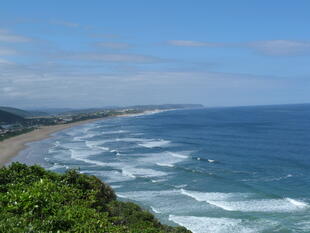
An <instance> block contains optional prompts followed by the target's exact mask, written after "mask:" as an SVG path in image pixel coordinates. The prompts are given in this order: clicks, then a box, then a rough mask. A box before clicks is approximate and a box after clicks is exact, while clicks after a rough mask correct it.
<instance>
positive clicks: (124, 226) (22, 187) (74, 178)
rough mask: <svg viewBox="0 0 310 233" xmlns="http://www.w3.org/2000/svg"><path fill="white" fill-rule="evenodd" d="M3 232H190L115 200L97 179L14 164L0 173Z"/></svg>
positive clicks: (71, 172) (1, 227)
mask: <svg viewBox="0 0 310 233" xmlns="http://www.w3.org/2000/svg"><path fill="white" fill-rule="evenodd" d="M0 207H1V208H0V232H5V233H7V232H107V233H116V232H130V233H151V232H152V233H158V232H162V233H164V232H171V233H181V232H190V231H187V230H186V229H185V228H183V227H170V226H165V225H162V224H160V223H159V221H158V220H156V219H155V218H154V216H153V215H152V214H151V213H149V212H147V211H145V210H142V209H141V208H140V207H139V206H138V205H136V204H134V203H129V202H120V201H117V200H116V195H115V193H114V191H113V190H112V189H111V188H110V187H109V186H108V185H106V184H104V183H103V182H101V181H100V180H99V179H98V178H96V177H95V176H88V175H83V174H79V173H78V172H77V171H75V170H69V171H68V172H67V173H65V174H63V175H61V174H57V173H54V172H50V171H46V170H44V169H43V168H41V167H39V166H26V165H24V164H20V163H13V164H12V165H11V166H10V167H8V168H6V167H3V168H1V169H0Z"/></svg>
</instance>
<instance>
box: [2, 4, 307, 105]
mask: <svg viewBox="0 0 310 233" xmlns="http://www.w3.org/2000/svg"><path fill="white" fill-rule="evenodd" d="M309 10H310V1H308V0H298V1H292V0H251V1H249V0H234V1H229V0H225V1H224V0H217V1H211V0H201V1H200V0H169V1H167V0H156V1H145V0H130V1H124V0H123V1H120V0H113V1H112V0H104V1H103V0H91V1H85V0H84V1H82V0H74V1H73V0H66V1H60V0H46V1H42V0H27V1H18V0H2V1H1V7H0V105H2V106H14V107H20V108H24V109H25V108H26V109H27V108H28V109H29V108H32V109H34V108H47V107H51V108H62V107H69V108H88V107H103V106H115V105H118V106H126V105H136V104H165V103H200V104H203V105H205V106H210V107H213V106H243V105H269V104H291V103H309V102H310V30H309V23H310V14H309Z"/></svg>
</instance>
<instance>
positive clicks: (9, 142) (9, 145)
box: [0, 118, 106, 167]
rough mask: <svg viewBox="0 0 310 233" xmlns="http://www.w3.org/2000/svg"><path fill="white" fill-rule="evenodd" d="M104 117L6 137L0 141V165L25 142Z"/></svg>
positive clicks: (24, 144) (40, 138)
mask: <svg viewBox="0 0 310 233" xmlns="http://www.w3.org/2000/svg"><path fill="white" fill-rule="evenodd" d="M101 119H106V118H98V119H91V120H85V121H78V122H74V123H70V124H61V125H52V126H42V127H40V128H38V129H36V130H34V131H31V132H29V133H25V134H21V135H18V136H15V137H12V138H8V139H6V140H4V141H2V142H0V167H2V166H4V165H5V163H7V162H9V161H10V160H11V159H12V158H13V157H15V156H16V155H18V153H19V152H20V151H22V150H24V149H25V148H26V147H27V145H26V144H27V143H29V142H34V141H39V140H43V139H45V138H49V137H50V136H51V134H53V133H55V132H57V131H60V130H63V129H67V128H71V127H74V126H78V125H83V124H87V123H90V122H94V121H98V120H101Z"/></svg>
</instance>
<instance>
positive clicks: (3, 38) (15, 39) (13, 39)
mask: <svg viewBox="0 0 310 233" xmlns="http://www.w3.org/2000/svg"><path fill="white" fill-rule="evenodd" d="M29 41H30V39H29V38H26V37H24V36H19V35H15V34H13V33H10V32H9V31H8V30H4V29H0V42H8V43H19V42H29Z"/></svg>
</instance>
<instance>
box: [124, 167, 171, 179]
mask: <svg viewBox="0 0 310 233" xmlns="http://www.w3.org/2000/svg"><path fill="white" fill-rule="evenodd" d="M122 171H123V172H122V173H123V174H124V175H127V176H131V177H158V176H166V175H167V173H166V172H162V171H157V170H154V169H149V168H137V167H124V168H122Z"/></svg>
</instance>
